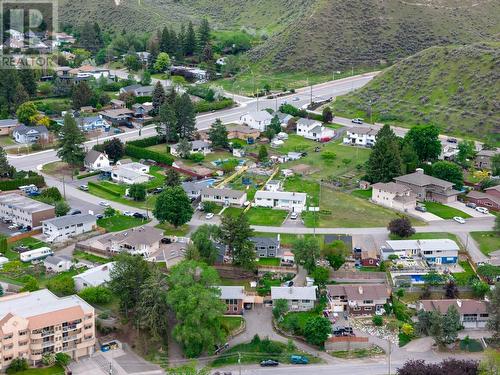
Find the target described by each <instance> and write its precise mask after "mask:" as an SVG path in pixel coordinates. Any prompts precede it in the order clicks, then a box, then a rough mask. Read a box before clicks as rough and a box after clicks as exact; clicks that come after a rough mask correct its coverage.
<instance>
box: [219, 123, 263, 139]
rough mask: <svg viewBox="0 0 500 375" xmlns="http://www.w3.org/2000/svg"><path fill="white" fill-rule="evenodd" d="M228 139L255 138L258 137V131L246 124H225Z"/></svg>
mask: <svg viewBox="0 0 500 375" xmlns="http://www.w3.org/2000/svg"><path fill="white" fill-rule="evenodd" d="M226 129H227V138H228V139H242V140H244V141H246V142H248V141H249V140H250V142H252V141H254V140H256V139H257V138H259V137H260V131H259V130H257V129H254V128H251V127H249V126H247V125H240V124H235V125H226Z"/></svg>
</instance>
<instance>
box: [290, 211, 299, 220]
mask: <svg viewBox="0 0 500 375" xmlns="http://www.w3.org/2000/svg"><path fill="white" fill-rule="evenodd" d="M298 217H299V214H298V213H297V212H292V214H291V215H290V219H291V220H297V218H298Z"/></svg>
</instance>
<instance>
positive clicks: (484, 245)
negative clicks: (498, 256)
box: [471, 231, 500, 255]
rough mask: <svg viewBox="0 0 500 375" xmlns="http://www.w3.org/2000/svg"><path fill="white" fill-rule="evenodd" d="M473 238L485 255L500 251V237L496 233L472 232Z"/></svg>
mask: <svg viewBox="0 0 500 375" xmlns="http://www.w3.org/2000/svg"><path fill="white" fill-rule="evenodd" d="M471 236H472V238H474V240H475V241H476V242H477V243H478V244H479V249H480V250H481V252H482V253H483V254H484V255H489V254H490V253H492V252H494V251H497V250H499V249H500V237H499V236H497V235H495V232H493V231H491V232H487V231H485V232H471Z"/></svg>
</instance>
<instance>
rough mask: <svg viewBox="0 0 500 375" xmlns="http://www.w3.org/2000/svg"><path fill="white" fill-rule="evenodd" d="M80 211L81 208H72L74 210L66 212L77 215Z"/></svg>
mask: <svg viewBox="0 0 500 375" xmlns="http://www.w3.org/2000/svg"><path fill="white" fill-rule="evenodd" d="M81 213H82V211H81V210H78V209H74V210H71V211H70V212H69V213H68V214H69V215H79V214H81Z"/></svg>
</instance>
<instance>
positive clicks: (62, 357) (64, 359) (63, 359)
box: [56, 353, 71, 367]
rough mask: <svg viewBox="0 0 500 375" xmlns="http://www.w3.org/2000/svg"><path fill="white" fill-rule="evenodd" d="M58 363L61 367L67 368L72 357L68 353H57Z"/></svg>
mask: <svg viewBox="0 0 500 375" xmlns="http://www.w3.org/2000/svg"><path fill="white" fill-rule="evenodd" d="M56 362H57V363H58V364H59V365H61V366H63V367H66V366H67V365H69V363H70V362H71V357H70V356H69V355H68V354H66V353H57V354H56Z"/></svg>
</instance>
